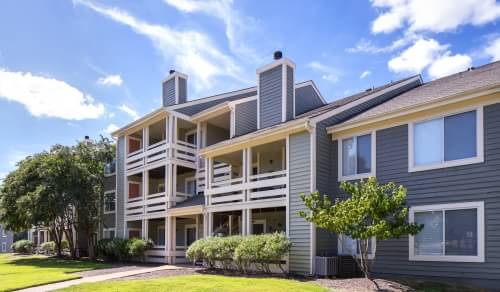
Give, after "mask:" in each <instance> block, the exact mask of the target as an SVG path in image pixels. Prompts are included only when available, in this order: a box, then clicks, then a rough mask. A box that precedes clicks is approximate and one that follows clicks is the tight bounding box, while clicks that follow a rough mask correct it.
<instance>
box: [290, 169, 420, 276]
mask: <svg viewBox="0 0 500 292" xmlns="http://www.w3.org/2000/svg"><path fill="white" fill-rule="evenodd" d="M340 188H341V189H342V190H343V191H344V192H346V193H347V194H348V195H349V196H350V197H349V198H347V199H345V200H340V199H336V200H335V202H334V203H332V201H331V200H330V199H329V198H328V197H327V196H326V195H325V196H323V197H322V196H320V194H319V193H318V192H315V193H312V194H310V195H309V196H305V195H301V198H302V200H303V201H304V204H305V206H306V207H307V208H308V209H309V210H310V212H304V211H301V212H300V216H302V217H304V218H305V219H306V220H307V221H309V222H312V223H314V224H315V225H316V226H318V227H321V228H324V229H326V230H328V231H331V232H334V233H336V234H343V235H347V236H349V237H351V238H352V239H354V240H357V245H358V246H357V248H358V250H359V255H360V258H359V259H358V258H357V257H356V256H355V257H354V258H355V259H356V261H357V262H358V266H359V267H360V269H361V270H362V272H363V273H364V275H365V277H366V278H368V279H371V277H370V276H371V269H372V266H373V264H374V262H375V254H376V247H375V250H374V251H373V254H372V256H373V258H372V259H371V260H369V259H368V255H369V253H370V251H369V241H370V240H371V239H372V238H376V239H377V240H386V239H390V238H399V237H401V236H403V235H409V234H410V235H415V234H417V233H418V232H420V231H421V230H422V228H423V225H421V224H416V223H409V222H408V208H407V207H405V204H406V189H405V188H404V187H403V186H396V185H395V184H394V183H392V182H391V183H388V184H385V185H379V184H378V182H377V180H376V179H375V178H374V177H370V178H369V179H368V180H366V181H365V180H361V181H360V182H357V183H349V182H342V183H341V184H340ZM374 283H375V282H374ZM375 285H376V283H375Z"/></svg>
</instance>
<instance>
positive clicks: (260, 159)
mask: <svg viewBox="0 0 500 292" xmlns="http://www.w3.org/2000/svg"><path fill="white" fill-rule="evenodd" d="M286 148H287V147H286V140H279V141H276V142H272V143H268V144H264V145H259V146H256V147H252V148H247V149H243V150H240V151H236V152H232V153H228V154H224V155H220V156H217V157H213V158H209V159H208V161H207V163H206V165H207V166H206V169H207V170H206V174H205V181H207V182H208V184H206V189H205V196H206V197H207V203H208V205H209V206H210V205H219V204H229V203H243V202H253V201H261V200H272V199H277V200H279V199H284V198H286V196H287V194H288V171H287V153H286Z"/></svg>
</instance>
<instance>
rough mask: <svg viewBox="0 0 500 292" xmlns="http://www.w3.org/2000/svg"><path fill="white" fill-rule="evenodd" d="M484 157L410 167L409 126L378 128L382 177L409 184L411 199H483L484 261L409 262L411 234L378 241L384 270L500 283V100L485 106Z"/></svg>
mask: <svg viewBox="0 0 500 292" xmlns="http://www.w3.org/2000/svg"><path fill="white" fill-rule="evenodd" d="M484 127H485V129H484V150H485V152H484V153H485V162H484V163H479V164H471V165H465V166H457V167H449V168H443V169H436V170H428V171H419V172H413V173H409V172H408V155H409V154H408V126H407V125H402V126H397V127H393V128H389V129H384V130H380V131H377V169H376V171H377V178H378V180H379V181H380V182H381V183H386V182H389V181H394V182H395V183H397V184H402V185H404V186H405V187H406V188H407V189H408V199H407V204H408V205H409V206H413V205H427V204H440V203H455V202H469V201H484V214H485V262H484V263H460V262H423V261H409V260H408V250H409V247H408V245H409V241H408V238H407V237H404V238H400V239H392V240H387V241H379V242H377V261H376V263H375V271H376V272H378V273H380V274H382V273H383V274H391V275H401V276H427V277H441V278H453V281H457V282H458V281H468V282H469V283H477V284H481V285H484V286H486V287H489V288H495V289H497V288H498V283H500V269H499V267H500V258H499V257H498V254H499V253H500V222H499V221H498V218H500V209H499V206H500V104H494V105H491V106H487V107H485V108H484Z"/></svg>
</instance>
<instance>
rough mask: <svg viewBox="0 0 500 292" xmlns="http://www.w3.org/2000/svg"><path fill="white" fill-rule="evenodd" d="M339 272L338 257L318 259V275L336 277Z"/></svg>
mask: <svg viewBox="0 0 500 292" xmlns="http://www.w3.org/2000/svg"><path fill="white" fill-rule="evenodd" d="M338 272H339V260H338V257H318V256H317V257H316V275H319V276H335V275H337V274H338Z"/></svg>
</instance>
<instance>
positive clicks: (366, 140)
mask: <svg viewBox="0 0 500 292" xmlns="http://www.w3.org/2000/svg"><path fill="white" fill-rule="evenodd" d="M356 144H357V145H356V146H357V151H358V161H357V166H358V174H360V173H367V172H370V171H371V169H372V150H371V148H372V147H371V145H372V135H371V134H368V135H364V136H359V137H358V141H357V143H356Z"/></svg>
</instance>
